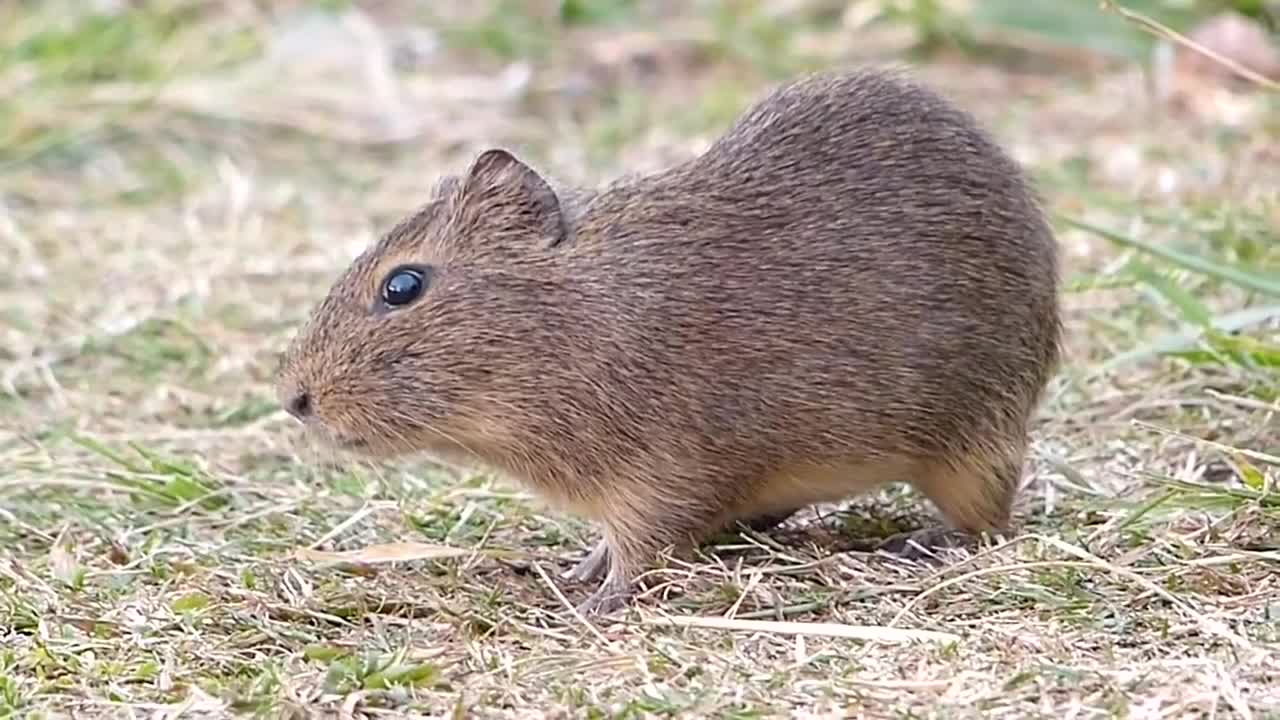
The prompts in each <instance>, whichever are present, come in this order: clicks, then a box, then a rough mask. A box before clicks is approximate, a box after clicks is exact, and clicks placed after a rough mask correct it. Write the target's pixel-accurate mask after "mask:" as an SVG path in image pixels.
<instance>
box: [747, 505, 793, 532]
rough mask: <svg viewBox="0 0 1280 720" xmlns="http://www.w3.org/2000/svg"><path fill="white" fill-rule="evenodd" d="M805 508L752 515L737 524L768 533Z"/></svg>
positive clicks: (754, 530)
mask: <svg viewBox="0 0 1280 720" xmlns="http://www.w3.org/2000/svg"><path fill="white" fill-rule="evenodd" d="M803 508H804V506H803V505H800V506H797V507H794V508H791V509H790V510H779V511H778V512H766V513H761V514H759V515H750V516H747V517H743V518H739V519H738V520H737V521H736V523H735V524H741V525H743V526H745V527H746V528H747V529H748V530H751V531H753V532H768V531H770V530H772V529H774V528H776V527H777V526H779V525H781V524H782V523H784V522H786V521H787V520H789V519H790V518H791V516H792V515H795V514H796V513H798V512H800V511H801V510H802V509H803Z"/></svg>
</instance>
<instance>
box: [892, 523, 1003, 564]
mask: <svg viewBox="0 0 1280 720" xmlns="http://www.w3.org/2000/svg"><path fill="white" fill-rule="evenodd" d="M977 544H978V536H976V535H974V534H973V533H969V532H965V531H963V530H953V529H951V528H946V527H931V528H923V529H920V530H910V531H907V532H901V533H897V534H894V535H890V536H889V537H887V538H885V539H884V540H882V541H880V543H879V544H878V545H877V546H876V548H877V549H879V550H883V551H885V552H887V553H889V554H890V555H896V556H898V557H900V558H902V559H904V560H916V561H929V560H938V559H939V558H938V555H937V554H936V551H938V550H947V549H954V548H973V547H976V546H977Z"/></svg>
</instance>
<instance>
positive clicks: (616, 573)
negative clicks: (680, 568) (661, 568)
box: [575, 483, 720, 615]
mask: <svg viewBox="0 0 1280 720" xmlns="http://www.w3.org/2000/svg"><path fill="white" fill-rule="evenodd" d="M668 487H670V486H668ZM676 487H680V488H682V489H687V488H690V487H701V488H705V489H706V490H707V491H708V494H710V493H712V492H714V488H715V487H716V485H715V484H714V483H702V484H697V483H681V484H678V485H676ZM701 500H702V498H697V497H693V498H690V497H687V496H686V497H682V498H681V499H680V501H679V502H678V503H676V502H665V501H655V502H649V503H634V504H632V505H631V506H630V507H627V508H625V510H624V509H622V508H619V512H617V513H616V514H615V516H614V517H610V518H606V519H605V521H604V525H605V528H604V540H603V541H602V544H603V545H604V550H601V549H600V546H597V548H596V550H593V551H592V553H591V555H589V556H588V557H587V559H586V560H583V562H582V563H580V565H585V564H587V562H588V561H590V560H592V559H593V557H592V556H594V555H595V554H596V553H597V552H600V553H601V554H602V555H603V556H604V557H605V558H606V559H607V563H608V568H609V570H608V573H607V574H606V575H605V578H604V580H603V581H601V583H600V586H599V587H598V588H596V591H595V592H593V593H591V595H590V596H588V597H587V599H586V600H584V601H583V602H582V603H581V604H580V605H578V612H580V613H582V614H583V615H607V614H609V613H612V612H613V611H615V610H619V609H621V608H622V607H624V606H625V605H627V604H628V603H629V602H630V600H631V597H632V595H633V593H634V582H635V579H636V577H637V576H638V575H639V574H640V573H641V572H643V571H644V569H645V568H646V567H648V566H649V565H650V564H651V563H653V562H654V561H655V560H656V559H657V558H658V555H659V553H661V552H662V550H663V549H664V548H666V547H667V546H670V545H675V546H677V547H684V546H686V545H687V544H690V543H692V542H696V541H697V540H698V539H699V538H701V537H702V536H704V535H705V534H706V533H707V532H708V531H709V530H710V529H711V526H712V524H713V523H712V520H713V518H715V517H716V516H717V515H719V512H717V509H718V508H719V507H720V505H719V504H718V503H716V502H714V501H710V500H711V499H710V498H707V500H708V502H701ZM637 505H641V507H637ZM575 570H576V568H575Z"/></svg>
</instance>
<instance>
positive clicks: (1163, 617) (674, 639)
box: [0, 1, 1280, 719]
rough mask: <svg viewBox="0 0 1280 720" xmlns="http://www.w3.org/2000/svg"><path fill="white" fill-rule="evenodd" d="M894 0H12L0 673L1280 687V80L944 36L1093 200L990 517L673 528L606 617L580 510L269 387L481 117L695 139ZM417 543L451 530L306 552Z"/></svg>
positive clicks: (549, 686)
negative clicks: (323, 7) (125, 0)
mask: <svg viewBox="0 0 1280 720" xmlns="http://www.w3.org/2000/svg"><path fill="white" fill-rule="evenodd" d="M329 4H332V3H329ZM546 4H547V3H535V5H538V6H542V5H546ZM865 4H866V3H852V4H848V3H830V2H826V3H817V2H787V3H777V4H776V5H774V6H773V7H776V8H781V9H779V10H777V12H776V16H769V15H768V10H767V7H768V5H760V6H754V7H755V9H754V10H752V9H751V8H752V7H753V6H752V4H751V3H745V4H744V3H730V2H711V3H701V4H697V5H696V8H695V7H694V6H693V5H690V6H688V7H686V6H684V5H683V4H679V3H665V2H664V3H656V4H655V5H654V8H655V9H653V10H652V11H651V12H652V13H653V14H654V15H653V16H650V15H637V14H636V13H635V11H626V10H625V8H623V9H622V10H619V8H620V7H622V6H623V5H624V3H618V2H602V1H597V2H579V3H576V4H575V5H574V6H575V7H579V8H596V9H603V11H604V13H603V15H601V16H600V17H593V18H590V22H584V24H582V25H578V26H575V27H573V28H571V29H568V30H566V29H564V28H562V27H559V26H558V25H556V24H555V23H554V22H553V21H552V20H550V19H548V18H547V17H544V16H539V15H538V14H537V12H532V11H522V12H517V11H516V9H517V8H518V6H519V5H520V4H518V3H511V2H499V1H494V2H472V3H466V4H465V6H466V7H467V8H468V9H467V10H466V11H465V12H463V11H459V10H454V11H450V12H449V13H448V16H447V17H436V18H430V17H429V16H428V15H427V13H426V12H425V11H423V10H420V9H417V8H416V6H415V5H413V4H411V3H397V2H386V1H383V2H377V3H373V2H370V3H368V4H367V7H368V10H369V12H368V14H367V15H360V16H348V19H349V21H348V22H347V23H346V24H345V25H343V24H335V23H334V22H332V21H331V20H330V21H325V19H324V18H325V16H324V15H315V16H304V15H303V14H302V13H303V12H304V10H305V5H304V4H303V3H283V2H278V3H274V4H273V3H263V2H259V3H249V2H228V3H220V4H214V3H208V4H205V3H179V2H173V1H171V2H141V3H131V4H127V5H128V6H129V7H131V8H133V9H127V10H120V9H117V10H114V11H113V12H114V15H112V16H111V17H110V19H97V20H94V19H92V18H86V17H85V16H83V15H82V14H81V13H82V12H83V11H80V12H73V11H72V10H71V8H72V6H73V5H74V6H75V7H79V4H78V3H76V4H62V5H60V4H58V3H30V4H16V3H15V4H9V5H5V6H4V7H3V9H0V46H3V47H5V48H7V49H10V48H11V49H12V50H11V51H8V52H7V54H6V55H0V88H3V90H4V92H0V247H2V248H3V249H4V256H5V257H6V258H7V262H6V263H5V265H4V267H3V269H0V717H7V716H14V717H18V716H21V717H54V716H58V717H65V716H72V717H82V718H89V717H166V718H167V717H179V716H181V717H221V716H228V715H232V714H238V713H255V714H259V715H261V716H263V717H304V716H306V717H310V716H313V715H314V716H338V717H381V716H396V717H404V716H410V717H427V716H430V717H440V716H445V715H454V716H457V717H462V716H482V717H512V718H527V717H543V716H572V717H579V716H581V717H653V716H668V715H673V716H681V717H693V716H714V717H726V718H747V717H774V716H778V717H782V716H790V717H832V716H841V715H846V716H847V715H852V716H864V717H922V716H929V717H934V716H940V717H970V716H984V717H986V716H990V717H1009V718H1014V717H1016V718H1026V717H1054V718H1059V717H1065V718H1093V717H1112V716H1114V717H1143V718H1145V717H1153V718H1154V717H1161V718H1166V717H1176V718H1183V717H1186V718H1191V717H1196V718H1199V717H1217V718H1229V717H1230V718H1255V719H1261V718H1268V717H1270V718H1277V717H1280V680H1277V678H1278V677H1280V539H1278V538H1280V495H1278V494H1277V485H1276V481H1277V478H1278V477H1280V469H1278V468H1280V459H1278V458H1277V455H1280V290H1278V289H1277V288H1278V286H1280V280H1278V278H1280V236H1278V235H1277V229H1276V228H1277V227H1278V226H1280V198H1278V197H1277V193H1278V189H1280V155H1278V154H1277V148H1280V114H1277V113H1278V110H1277V108H1280V104H1277V101H1276V99H1275V97H1268V96H1266V95H1263V94H1261V93H1260V92H1241V91H1237V92H1228V91H1227V90H1225V89H1216V88H1202V92H1201V93H1200V94H1198V95H1196V96H1195V98H1194V99H1195V102H1194V103H1192V104H1191V105H1189V106H1187V105H1183V106H1175V105H1173V104H1170V103H1168V102H1158V101H1155V100H1152V99H1150V98H1149V96H1148V95H1147V94H1146V93H1145V90H1144V85H1143V84H1142V82H1141V80H1140V78H1139V77H1138V76H1137V75H1136V73H1135V71H1134V69H1133V68H1132V67H1130V66H1128V65H1120V66H1115V65H1107V66H1106V69H1105V70H1102V71H1097V70H1095V71H1091V72H1089V73H1086V74H1084V75H1082V74H1080V73H1078V72H1077V73H1072V72H1068V70H1070V68H1062V69H1060V71H1058V72H1053V73H1038V74H1037V73H1031V72H1012V71H1010V70H1009V69H1008V68H1007V67H1006V68H1000V67H997V66H994V65H991V64H981V63H978V62H976V61H974V60H972V59H966V58H965V57H958V56H957V57H945V58H937V59H935V60H934V61H932V62H930V63H926V64H924V65H923V66H922V72H924V73H926V74H927V75H928V76H929V77H930V78H932V79H933V80H935V81H936V82H938V83H939V84H940V85H942V86H944V87H946V88H948V89H949V90H950V91H951V92H952V94H953V95H954V96H955V97H956V98H957V99H958V100H960V101H961V102H964V103H965V104H966V105H968V106H969V107H971V108H972V109H974V110H975V111H976V112H978V113H979V114H981V115H982V117H983V118H984V119H985V120H986V121H987V122H989V123H990V124H991V126H992V127H993V128H995V129H996V130H997V132H998V133H999V134H1000V135H1001V137H1002V138H1003V139H1005V140H1006V141H1007V142H1008V144H1009V145H1010V146H1011V147H1012V148H1014V149H1015V150H1016V151H1017V153H1018V155H1019V156H1020V157H1021V158H1023V159H1024V160H1025V161H1026V162H1027V163H1028V166H1029V167H1031V168H1032V169H1033V170H1034V171H1035V172H1036V174H1037V177H1039V178H1040V180H1041V184H1042V187H1043V191H1044V194H1045V196H1046V197H1047V198H1048V200H1049V202H1050V204H1051V205H1052V207H1053V208H1054V210H1055V212H1057V213H1059V214H1060V215H1061V216H1063V217H1064V222H1063V223H1062V224H1061V226H1060V227H1061V231H1062V232H1061V240H1062V244H1063V248H1064V253H1065V255H1066V259H1067V263H1068V268H1067V270H1068V279H1069V288H1068V291H1067V295H1066V303H1067V308H1068V322H1069V332H1070V336H1069V344H1070V357H1069V362H1068V365H1067V367H1065V368H1064V370H1063V372H1062V373H1061V375H1060V377H1059V378H1058V379H1057V380H1056V381H1055V382H1054V384H1053V387H1052V390H1051V392H1050V397H1049V399H1048V401H1047V402H1046V404H1045V407H1044V409H1043V412H1042V414H1041V417H1040V419H1039V421H1038V422H1037V426H1036V429H1035V436H1036V451H1035V453H1034V457H1033V459H1032V462H1031V466H1030V467H1029V470H1028V473H1027V476H1026V483H1025V488H1024V492H1023V494H1022V500H1021V504H1020V506H1019V512H1018V514H1019V518H1020V522H1021V523H1022V526H1021V527H1020V528H1019V534H1018V535H1017V536H1015V537H1013V538H1010V539H1009V540H1008V541H1007V542H1005V543H1003V544H1000V545H998V546H993V547H989V548H986V549H984V550H983V551H982V552H979V553H976V554H966V553H963V552H956V553H955V554H954V555H952V556H950V557H946V558H942V560H943V562H942V563H938V564H933V565H916V564H909V563H906V562H903V561H900V560H896V559H893V558H890V557H884V556H879V555H874V554H870V553H867V552H863V551H861V550H859V549H858V547H857V546H858V543H857V541H858V540H861V539H866V538H871V537H877V536H883V535H885V534H887V533H890V532H894V531H896V530H899V529H902V528H904V527H910V526H915V525H920V524H922V523H927V522H930V519H929V516H928V511H927V509H925V508H924V507H923V506H922V504H921V503H920V502H919V501H918V499H917V498H915V497H914V496H912V495H910V494H909V493H907V492H906V491H905V490H902V489H894V490H891V491H889V492H886V493H884V494H882V495H879V496H876V497H873V498H866V499H863V500H860V501H858V502H856V503H853V504H852V505H850V506H849V507H847V508H841V509H824V510H823V512H822V513H820V514H818V513H809V514H807V515H804V516H801V517H799V518H797V519H796V520H795V521H794V522H793V523H791V524H790V525H789V526H788V527H787V528H785V529H784V530H783V531H780V532H777V533H774V534H773V535H772V536H730V537H726V538H723V539H721V541H719V542H717V543H715V544H712V545H709V546H707V547H704V548H703V549H702V550H701V551H700V552H699V553H698V555H697V557H696V558H684V559H679V558H673V559H671V560H670V561H669V562H668V563H666V565H665V566H664V567H662V568H659V569H655V570H654V572H652V573H651V574H650V577H649V581H650V582H649V587H650V588H651V589H650V590H649V591H648V592H647V593H646V594H645V596H644V597H643V598H642V599H641V601H640V602H639V603H638V605H637V607H636V608H635V610H633V611H632V612H631V613H630V614H629V615H627V616H626V617H625V619H624V620H622V621H618V622H614V623H605V624H602V625H599V626H591V625H587V624H584V623H583V622H581V621H580V619H579V618H576V617H574V615H573V614H572V613H571V612H570V610H569V607H570V605H571V603H572V602H573V601H575V600H576V599H578V598H580V597H581V596H582V594H583V593H585V592H586V591H587V588H582V587H573V586H568V585H566V586H563V587H561V586H560V585H559V584H558V581H554V580H553V579H552V578H554V577H555V575H556V571H558V570H560V569H561V568H563V567H565V566H567V564H568V563H569V562H570V560H571V558H572V557H574V556H575V555H576V554H577V553H579V552H581V551H583V550H584V549H585V548H587V547H588V546H589V544H590V542H591V541H592V540H594V537H593V535H592V532H591V529H590V528H588V527H586V526H584V525H583V524H582V523H579V522H577V521H575V520H573V519H570V518H564V517H559V516H554V515H551V514H548V513H546V512H545V511H544V510H543V509H542V508H541V507H540V506H539V505H538V504H537V503H536V502H535V501H533V500H532V499H531V498H529V497H527V496H526V495H524V494H522V493H520V492H519V491H518V490H515V489H512V488H510V487H508V486H506V485H504V484H501V483H499V482H496V481H494V480H493V479H491V478H488V477H483V476H470V477H455V476H451V475H449V474H447V473H444V472H441V471H438V470H436V469H434V468H432V467H430V466H427V465H422V464H412V463H404V464H402V465H397V466H368V465H358V464H357V465H352V464H334V463H327V462H321V461H320V458H318V457H317V454H316V453H315V452H314V451H310V450H308V449H306V448H304V447H302V446H300V445H299V444H298V442H297V434H296V431H295V429H294V428H293V426H292V424H291V423H290V422H288V421H287V419H286V418H283V417H281V413H280V412H278V410H277V408H276V406H275V405H274V403H273V401H272V396H271V392H270V386H269V381H270V372H271V369H272V365H273V362H274V354H275V353H276V352H278V351H279V350H280V349H281V348H282V347H283V343H284V342H285V341H286V340H287V338H288V335H289V333H290V332H291V330H292V328H293V327H294V326H295V325H296V324H297V323H298V322H299V321H300V320H301V319H302V317H303V316H304V313H305V312H306V311H307V309H308V308H309V306H310V304H311V303H312V302H314V301H315V300H317V299H318V298H319V297H320V296H321V295H322V294H323V293H324V291H325V290H326V288H327V286H328V283H329V282H330V281H331V280H332V278H333V277H334V275H335V274H336V273H337V272H338V271H339V270H340V269H341V268H342V266H343V265H344V264H345V263H346V261H347V260H349V258H350V257H351V256H352V255H353V254H354V253H355V252H357V251H358V250H359V249H361V248H362V247H363V246H364V245H365V243H367V242H368V241H369V240H370V238H371V237H372V236H373V235H374V234H375V233H376V232H377V231H378V229H379V228H382V227H385V226H386V225H387V224H388V223H389V222H390V221H392V220H394V219H395V218H396V217H397V216H398V215H399V214H400V213H402V212H404V211H405V210H407V209H409V208H412V207H413V206H415V205H416V204H417V203H418V202H419V201H420V200H421V198H422V195H423V193H424V192H426V190H427V188H428V187H429V186H430V183H431V181H432V179H433V178H434V176H435V175H436V174H437V173H439V172H441V171H443V170H444V169H446V168H456V167H457V166H458V165H460V164H461V163H463V162H465V160H466V158H467V157H468V156H469V155H470V154H472V153H474V152H475V151H477V150H478V149H480V148H482V147H484V146H485V145H487V144H490V143H505V144H512V145H515V146H517V147H520V148H522V149H524V150H525V151H526V152H528V153H529V154H531V155H532V156H533V157H534V158H535V159H536V160H538V161H540V162H543V163H546V164H548V165H550V166H552V167H554V168H556V169H557V170H558V171H559V172H560V173H561V174H563V175H566V176H569V177H574V178H579V179H581V180H583V181H592V180H596V179H599V178H602V177H607V176H608V175H611V174H613V173H615V172H619V171H621V170H623V169H627V170H644V169H648V168H652V167H656V166H658V165H661V164H663V163H666V162H670V161H671V160H673V159H676V158H681V157H686V156H687V155H688V154H689V153H692V152H696V151H697V150H698V149H699V148H700V147H702V146H703V145H704V144H705V143H706V142H707V140H708V139H709V138H710V137H712V136H714V134H715V133H716V132H717V131H718V130H719V129H720V128H722V127H723V126H724V124H725V123H727V122H728V120H729V119H730V118H731V117H732V116H733V115H734V114H735V113H736V112H737V111H738V110H740V109H741V107H742V106H743V104H744V103H746V102H747V100H749V99H750V98H751V97H752V95H753V94H754V93H756V92H758V91H759V89H760V88H762V87H764V86H765V85H766V84H768V83H769V82H771V81H773V80H774V79H777V78H779V77H782V76H783V75H785V74H788V73H791V72H796V71H799V70H801V69H804V68H806V67H814V66H820V65H826V64H832V63H843V62H852V61H857V60H863V59H876V60H878V59H888V58H891V57H894V56H895V55H897V54H899V53H900V52H901V51H902V49H903V47H902V40H903V38H904V34H903V32H904V27H905V29H906V30H907V31H909V30H911V27H910V26H901V25H891V26H887V27H885V28H883V29H872V28H864V29H862V30H858V31H854V30H851V29H848V28H844V27H842V26H841V25H840V14H839V11H840V9H841V8H842V7H844V6H845V5H849V6H850V7H853V6H858V5H865ZM111 5H112V4H111V3H106V4H104V6H111ZM423 5H425V4H423ZM432 5H441V6H443V4H432ZM658 5H661V6H663V8H657V6H658ZM833 6H834V7H835V8H836V12H835V14H834V15H830V16H828V15H825V14H823V13H824V12H825V11H824V10H823V8H824V7H825V8H831V7H833ZM264 7H265V8H269V9H267V10H264V9H262V8H264ZM735 7H736V8H739V9H741V8H744V7H745V8H747V10H746V11H744V13H745V14H740V15H735V14H734V13H733V12H731V11H730V9H731V8H735ZM762 8H764V9H762ZM660 9H662V10H665V11H666V12H668V13H669V14H668V15H667V19H666V20H665V21H664V22H663V24H661V25H660V26H659V25H656V24H655V21H654V19H653V17H654V16H656V14H658V13H659V10H660ZM677 10H679V12H677ZM495 13H497V14H495ZM501 13H506V14H505V15H503V14H501ZM628 13H630V14H628ZM615 16H616V17H615ZM305 17H311V19H310V20H306V19H305ZM846 17H847V18H850V19H856V13H850V14H849V15H847V16H846ZM619 18H625V19H627V20H628V21H629V22H631V21H634V22H637V23H640V24H639V25H637V26H636V27H638V28H639V29H635V28H632V29H630V30H625V31H624V30H622V29H621V27H620V22H619ZM637 18H638V19H637ZM357 20H359V21H358V22H357ZM645 23H647V24H645ZM655 27H656V28H658V30H660V32H658V31H655V30H654V28H655ZM411 28H416V30H414V29H411ZM646 28H647V29H646ZM908 35H909V33H908ZM908 39H909V38H908ZM1091 67H1092V66H1091ZM1067 219H1070V220H1075V221H1082V222H1086V223H1088V224H1091V225H1096V226H1099V227H1100V228H1102V229H1104V230H1107V231H1109V232H1111V233H1114V234H1115V237H1112V238H1111V239H1108V238H1106V237H1102V236H1100V235H1099V234H1098V233H1092V232H1086V231H1084V230H1081V229H1079V227H1078V226H1076V225H1072V224H1069V223H1068V222H1067V221H1066V220H1067ZM1135 243H1138V244H1144V246H1143V247H1139V246H1137V245H1135ZM1187 255H1193V256H1194V257H1193V258H1192V259H1191V260H1188V259H1187V258H1186V257H1185V256H1187ZM1195 258H1201V259H1202V260H1201V261H1199V262H1197V261H1196V259H1195ZM1232 268H1235V270H1234V271H1233V270H1232ZM396 541H415V542H423V543H437V544H447V545H449V546H452V547H456V548H461V549H462V550H463V551H464V552H463V553H462V555H461V556H460V557H449V558H439V559H422V560H415V561H412V562H403V563H392V564H367V565H359V564H355V565H353V564H350V563H345V564H342V563H338V564H335V563H332V562H330V563H319V562H311V561H304V560H299V559H298V558H297V554H296V551H297V550H298V549H299V548H312V549H319V550H353V549H359V548H362V547H365V546H369V545H372V544H376V543H387V542H396ZM850 548H853V549H850ZM692 617H700V618H709V619H712V620H710V621H707V622H703V623H701V624H704V625H711V626H712V627H682V626H680V625H679V624H678V623H686V624H687V623H689V622H691V621H689V620H687V619H684V620H681V619H680V618H692ZM667 618H671V620H667ZM714 618H733V619H737V620H740V621H773V623H782V624H767V623H766V624H751V623H738V624H736V625H735V624H733V623H726V621H725V620H719V621H716V620H714ZM801 623H802V624H803V625H801ZM823 624H831V625H823ZM726 625H727V626H726ZM842 626H871V628H870V629H865V628H864V629H861V630H859V629H857V628H853V629H851V628H850V627H842ZM898 631H908V632H898ZM925 631H928V632H925ZM948 634H949V635H951V636H954V637H955V638H956V639H955V640H949V639H948V638H947V637H946V635H948ZM868 636H870V638H869V639H868Z"/></svg>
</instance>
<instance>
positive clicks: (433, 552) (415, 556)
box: [294, 542, 477, 564]
mask: <svg viewBox="0 0 1280 720" xmlns="http://www.w3.org/2000/svg"><path fill="white" fill-rule="evenodd" d="M475 552H477V551H476V550H473V549H470V548H459V547H451V546H449V545H433V544H431V543H414V542H403V543H386V544H383V545H370V546H368V547H366V548H361V549H359V550H344V551H341V552H331V551H327V550H313V549H311V548H298V550H297V551H296V552H295V553H294V557H295V558H297V559H299V560H311V561H313V562H350V563H365V564H369V563H388V562H403V561H407V560H443V559H446V558H456V557H466V556H468V555H471V554H473V553H475Z"/></svg>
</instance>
